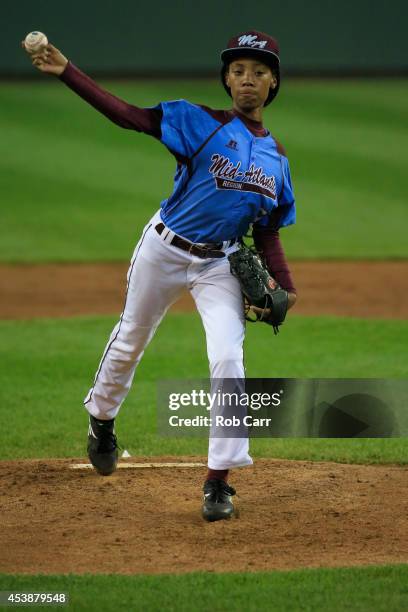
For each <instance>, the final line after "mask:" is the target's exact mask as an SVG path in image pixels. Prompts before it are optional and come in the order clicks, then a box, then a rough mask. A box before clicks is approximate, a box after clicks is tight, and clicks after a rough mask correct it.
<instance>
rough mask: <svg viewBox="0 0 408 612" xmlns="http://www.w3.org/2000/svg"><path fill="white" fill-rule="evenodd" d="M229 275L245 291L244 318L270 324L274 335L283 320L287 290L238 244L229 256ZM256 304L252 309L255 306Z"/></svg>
mask: <svg viewBox="0 0 408 612" xmlns="http://www.w3.org/2000/svg"><path fill="white" fill-rule="evenodd" d="M228 261H229V263H230V269H231V274H233V275H234V276H235V277H236V278H237V279H238V281H239V284H240V286H241V290H242V293H243V294H244V304H245V318H246V319H247V320H248V321H252V322H255V321H262V322H263V323H267V324H268V325H272V327H273V331H274V332H275V334H277V333H278V331H279V326H280V325H282V323H283V322H284V320H285V317H286V312H287V310H288V292H287V291H285V290H284V289H282V288H281V287H280V286H279V285H278V283H277V282H276V281H275V279H273V278H272V276H271V275H270V274H269V272H268V270H267V269H266V267H265V266H264V265H263V263H262V261H261V259H260V258H259V256H258V255H257V254H256V253H254V252H253V251H252V250H251V249H249V248H248V247H247V246H245V245H243V244H242V245H241V246H240V248H239V249H238V251H235V252H234V253H232V254H231V255H229V257H228ZM254 307H255V308H254Z"/></svg>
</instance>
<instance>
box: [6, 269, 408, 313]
mask: <svg viewBox="0 0 408 612" xmlns="http://www.w3.org/2000/svg"><path fill="white" fill-rule="evenodd" d="M291 270H292V271H293V277H294V280H295V284H296V287H297V289H298V294H299V299H298V303H297V304H296V310H294V311H293V312H295V313H296V314H301V315H320V314H329V315H343V316H355V317H377V318H396V319H406V318H407V317H408V300H407V296H408V261H394V262H367V261H362V262H351V261H350V262H322V261H318V262H317V261H315V262H313V261H310V262H293V263H291ZM126 272H127V264H61V265H57V264H50V265H4V264H3V265H0V295H1V296H2V299H1V300H0V319H21V318H33V317H65V316H75V315H82V314H117V313H120V312H121V310H122V307H123V299H124V294H125V287H126ZM193 307H194V305H193V303H192V300H191V298H190V296H189V295H188V294H186V295H185V296H184V297H183V298H182V299H181V300H180V301H179V302H178V303H177V304H176V305H175V306H174V309H175V310H178V311H189V310H191V309H192V308H193Z"/></svg>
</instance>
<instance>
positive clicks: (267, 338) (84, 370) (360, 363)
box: [0, 313, 408, 463]
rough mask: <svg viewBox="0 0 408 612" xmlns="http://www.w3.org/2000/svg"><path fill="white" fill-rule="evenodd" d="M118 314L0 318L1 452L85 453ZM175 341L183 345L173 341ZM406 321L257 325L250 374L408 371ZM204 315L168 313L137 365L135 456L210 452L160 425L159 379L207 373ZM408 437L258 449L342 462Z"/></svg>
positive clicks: (385, 456)
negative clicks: (163, 432) (91, 391)
mask: <svg viewBox="0 0 408 612" xmlns="http://www.w3.org/2000/svg"><path fill="white" fill-rule="evenodd" d="M114 322H115V321H114V319H112V318H111V317H83V318H74V319H59V320H52V319H50V320H33V321H8V322H6V321H3V322H1V323H0V336H1V345H0V362H1V363H2V364H5V367H3V368H2V369H1V371H0V406H1V411H2V412H1V413H2V415H3V417H4V418H5V417H6V416H7V427H6V428H1V433H0V437H1V440H0V456H1V458H4V459H5V458H13V457H15V458H24V457H33V458H34V457H72V456H83V455H84V446H85V440H84V434H85V429H86V412H85V410H84V409H83V407H82V399H83V397H84V396H85V394H86V393H87V391H88V388H89V386H90V385H91V383H92V380H93V376H94V372H95V371H96V368H97V366H98V362H99V358H100V356H101V353H102V350H103V348H104V345H105V342H106V340H107V339H108V337H109V334H110V331H111V328H112V327H113V324H114ZM175 338H177V342H176V341H175ZM407 344H408V323H406V322H401V321H381V322H378V321H372V320H359V319H342V318H335V317H333V318H331V317H318V318H313V317H296V316H293V317H291V320H290V322H289V323H288V324H287V325H285V327H284V328H283V329H282V332H281V333H280V334H279V335H278V336H277V337H274V336H273V334H272V333H268V331H266V330H265V328H264V327H263V326H260V325H259V326H258V325H253V326H249V328H248V333H247V342H246V350H245V353H246V364H247V376H248V377H265V378H270V377H272V378H280V377H300V378H314V377H316V378H326V377H328V378H332V377H333V378H348V377H351V378H354V377H357V378H400V379H403V378H406V361H407V359H406V357H407V354H406V353H407V349H406V347H407ZM204 347H205V341H204V332H203V330H202V327H201V322H200V320H199V317H198V315H196V314H194V313H192V314H169V315H168V316H167V317H166V319H165V320H164V322H163V323H162V325H161V326H160V328H159V330H158V332H157V334H156V336H155V338H154V339H153V341H152V343H151V345H150V346H149V347H148V349H147V351H146V354H145V356H144V358H143V360H142V362H141V364H140V367H139V368H138V371H137V372H136V377H135V383H134V385H133V387H132V389H131V392H130V394H129V396H128V398H127V400H126V402H125V405H124V406H123V408H122V411H121V413H120V418H119V419H118V434H119V438H120V441H121V443H122V445H123V446H124V447H125V448H127V449H128V450H129V452H130V453H131V454H132V455H146V456H152V455H162V454H173V455H177V454H194V455H196V454H202V455H205V454H206V451H207V441H206V440H205V439H197V438H179V439H173V438H162V437H159V436H158V435H157V431H156V391H157V381H158V380H160V379H174V378H177V379H181V378H185V379H192V378H205V377H206V376H207V375H208V365H207V359H206V355H205V349H204ZM407 446H408V444H407V439H406V438H391V439H371V440H369V439H349V440H347V439H343V440H341V439H339V440H337V439H332V440H325V439H318V440H315V439H302V438H289V439H263V440H259V439H258V440H253V441H252V451H253V454H254V456H264V457H271V456H272V457H273V456H275V457H286V458H295V459H312V460H325V459H326V460H333V461H344V462H348V461H350V462H362V463H364V462H379V463H382V462H406V461H407V456H408V454H407Z"/></svg>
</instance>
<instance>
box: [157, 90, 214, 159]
mask: <svg viewBox="0 0 408 612" xmlns="http://www.w3.org/2000/svg"><path fill="white" fill-rule="evenodd" d="M156 108H159V109H160V110H161V112H162V120H161V138H160V141H161V142H162V143H163V144H164V145H165V146H166V147H167V148H168V149H169V151H170V152H171V153H173V155H175V156H176V157H179V158H180V157H181V158H190V157H192V156H193V155H194V153H195V152H196V151H197V149H198V148H199V147H200V146H201V145H202V143H203V142H204V141H205V140H206V138H208V136H209V135H210V134H211V132H213V131H214V129H216V128H217V127H218V125H219V123H218V122H217V121H216V120H215V119H213V118H212V117H211V116H210V115H209V114H208V113H206V112H205V111H203V110H202V109H201V108H200V107H199V106H197V105H196V104H191V103H190V102H187V101H186V100H173V101H171V102H161V103H160V104H159V105H158V106H157V107H156Z"/></svg>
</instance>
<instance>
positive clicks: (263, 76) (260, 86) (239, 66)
mask: <svg viewBox="0 0 408 612" xmlns="http://www.w3.org/2000/svg"><path fill="white" fill-rule="evenodd" d="M225 81H226V83H227V85H228V87H229V88H230V89H231V95H232V99H233V100H234V104H235V106H236V107H238V108H240V109H242V110H245V111H249V110H253V109H255V108H261V107H263V105H264V103H265V101H266V99H267V97H268V95H269V89H270V88H272V89H274V88H275V87H276V85H277V80H276V78H275V76H274V75H273V73H272V70H271V69H270V68H269V66H267V65H266V64H263V63H262V62H259V61H258V60H254V59H250V58H246V57H242V58H238V59H236V60H234V61H233V62H231V64H230V65H229V68H228V72H227V73H226V75H225Z"/></svg>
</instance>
